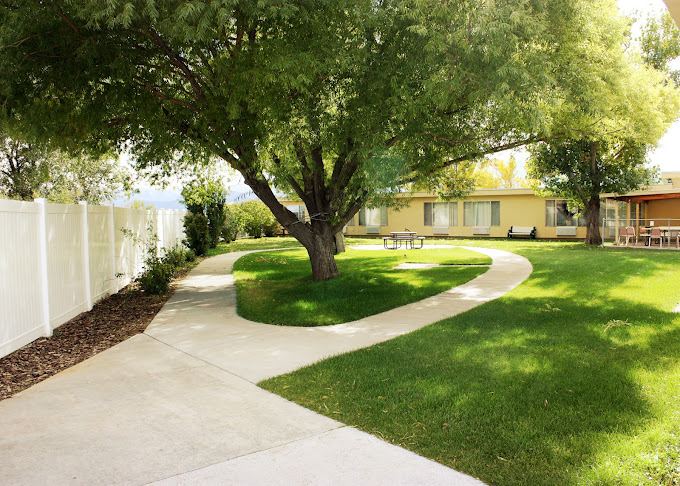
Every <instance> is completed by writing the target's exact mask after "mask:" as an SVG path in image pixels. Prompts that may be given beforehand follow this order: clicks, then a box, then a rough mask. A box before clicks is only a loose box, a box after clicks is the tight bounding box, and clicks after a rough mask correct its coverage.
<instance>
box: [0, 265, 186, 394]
mask: <svg viewBox="0 0 680 486" xmlns="http://www.w3.org/2000/svg"><path fill="white" fill-rule="evenodd" d="M189 271H190V268H185V269H182V270H180V271H178V272H177V273H176V275H175V278H174V280H173V282H172V284H171V285H170V290H168V292H167V293H166V294H164V295H147V294H145V293H144V292H142V291H141V290H139V289H137V288H136V286H135V284H131V285H128V286H127V287H125V288H124V289H122V290H121V291H120V292H118V293H117V294H113V295H111V296H109V297H107V298H105V299H103V300H101V301H99V302H97V303H96V304H95V305H94V307H93V308H92V310H91V311H89V312H83V313H82V314H80V315H78V316H76V317H75V318H73V319H71V320H70V321H68V322H67V323H65V324H62V325H61V326H59V327H58V328H57V329H55V330H54V333H53V335H52V337H49V338H40V339H36V340H35V341H33V342H32V343H30V344H28V345H26V346H24V347H23V348H21V349H18V350H16V351H14V352H13V353H11V354H9V355H7V356H5V357H4V358H0V400H4V399H5V398H10V397H11V396H13V395H15V394H16V393H19V392H20V391H22V390H25V389H26V388H28V387H30V386H33V385H35V384H36V383H39V382H41V381H43V380H45V379H47V378H49V377H50V376H52V375H56V374H57V373H59V372H60V371H63V370H65V369H66V368H70V367H71V366H73V365H76V364H78V363H80V362H81V361H85V360H86V359H88V358H91V357H92V356H94V355H95V354H97V353H100V352H101V351H104V350H106V349H108V348H110V347H112V346H115V345H116V344H118V343H120V342H122V341H125V340H126V339H128V338H130V337H132V336H134V335H135V334H139V333H141V332H144V329H146V327H147V326H148V325H149V324H150V323H151V321H152V320H153V318H154V317H155V316H156V314H158V311H160V310H161V308H162V307H163V305H164V304H165V302H166V301H167V300H168V299H169V298H170V296H171V295H172V293H173V291H174V289H175V287H176V286H177V283H178V282H179V281H180V280H181V279H182V278H184V277H185V276H186V274H187V273H189Z"/></svg>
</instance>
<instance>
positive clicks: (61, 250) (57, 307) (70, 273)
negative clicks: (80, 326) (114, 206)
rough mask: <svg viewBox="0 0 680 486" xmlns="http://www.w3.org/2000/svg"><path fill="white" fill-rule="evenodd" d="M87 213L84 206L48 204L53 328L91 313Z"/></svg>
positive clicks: (48, 251)
mask: <svg viewBox="0 0 680 486" xmlns="http://www.w3.org/2000/svg"><path fill="white" fill-rule="evenodd" d="M83 211H84V206H74V205H68V204H48V205H47V221H46V223H47V225H46V235H47V277H48V291H49V299H50V324H51V325H52V327H53V328H56V327H58V326H60V325H61V324H63V323H64V322H66V321H68V320H69V319H72V318H73V317H75V316H77V315H78V314H80V313H81V312H84V311H86V310H88V309H87V294H86V291H89V289H87V290H86V288H85V285H84V278H85V270H86V267H85V263H84V262H83V252H84V248H83V245H85V244H86V242H85V235H84V234H83V217H84V214H83Z"/></svg>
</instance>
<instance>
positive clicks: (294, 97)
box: [0, 0, 618, 280]
mask: <svg viewBox="0 0 680 486" xmlns="http://www.w3.org/2000/svg"><path fill="white" fill-rule="evenodd" d="M602 5H605V6H610V5H613V2H612V1H610V0H599V1H590V0H543V1H525V2H517V1H516V0H496V1H494V2H488V1H485V0H469V1H466V2H460V1H453V0H449V1H443V2H429V1H422V0H410V1H405V0H387V1H381V2H375V1H374V0H359V1H352V2H349V1H346V0H297V1H295V2H292V1H286V0H276V1H274V0H262V1H258V2H252V1H240V0H221V1H212V2H196V1H188V0H167V1H163V2H160V1H157V0H130V1H126V2H111V1H110V0H72V1H68V2H65V1H64V2H44V1H41V0H8V1H6V2H5V4H4V6H5V8H4V9H3V10H2V11H1V12H0V25H2V26H3V28H2V29H1V30H0V45H1V46H2V47H3V48H2V49H0V106H2V107H3V109H2V115H3V117H4V118H5V119H9V120H14V121H15V123H16V124H18V125H20V126H21V127H22V129H23V130H25V131H26V132H34V134H35V135H36V136H42V137H47V138H50V139H52V140H55V139H56V140H60V141H66V143H73V144H78V145H79V146H90V147H98V148H99V147H101V146H102V145H106V144H109V145H111V146H113V147H116V148H118V149H119V150H122V149H123V148H127V149H129V150H130V151H131V152H132V153H133V154H134V155H135V158H136V163H137V165H138V167H139V168H140V169H144V168H147V169H148V168H150V167H152V166H153V165H155V164H159V163H162V164H165V165H166V166H168V167H170V168H172V167H173V166H177V165H183V164H187V163H194V162H196V161H200V160H203V161H209V160H210V159H211V158H221V159H223V160H225V161H226V162H228V163H229V164H230V165H231V167H232V168H234V169H235V170H237V171H238V172H240V173H241V175H242V176H243V179H244V181H245V183H246V184H248V185H249V186H250V188H251V189H252V191H253V192H254V193H255V194H256V195H257V196H258V197H259V198H260V200H262V201H263V202H264V203H265V204H266V205H267V206H268V207H269V209H270V210H271V211H272V213H273V214H274V216H275V217H276V219H277V220H278V222H279V223H280V224H281V225H282V226H283V228H285V229H286V230H287V231H288V232H289V233H290V234H291V235H292V236H294V237H295V238H297V239H298V240H299V241H300V242H301V243H302V245H303V246H304V247H305V248H306V249H307V252H308V254H309V257H310V262H311V267H312V277H313V278H314V279H315V280H324V279H329V278H332V277H334V276H335V275H337V274H338V270H337V266H336V264H335V260H334V257H333V252H334V247H335V236H336V234H337V233H339V232H340V231H341V229H342V227H343V226H344V225H345V224H346V223H347V222H348V221H349V220H350V219H351V218H352V217H353V216H354V215H355V214H356V213H357V211H358V210H359V209H360V208H361V207H363V206H369V207H376V206H379V205H389V204H394V201H395V195H396V194H397V193H398V191H399V188H401V187H403V186H404V185H405V184H410V183H414V184H430V183H433V184H434V183H436V181H437V178H439V177H440V176H441V173H442V171H444V170H447V168H450V167H456V164H460V163H464V162H465V161H472V160H476V159H478V158H480V157H482V156H483V155H485V154H492V153H495V152H498V151H501V150H505V149H508V148H513V147H517V146H520V145H523V144H526V143H529V142H533V141H536V140H542V139H546V137H551V136H555V135H556V134H557V133H558V132H560V127H559V126H558V125H556V122H557V121H559V117H554V116H553V115H552V112H553V111H555V110H556V109H557V108H561V107H562V106H563V105H564V104H568V103H570V101H569V100H570V99H571V98H570V97H569V96H568V95H571V94H572V93H571V92H570V91H569V90H567V89H566V88H565V86H564V83H565V82H566V83H568V82H570V81H572V80H574V79H576V78H578V76H576V74H575V73H574V72H575V71H577V72H578V73H582V74H583V76H584V77H588V76H590V77H593V78H596V77H599V78H600V79H602V78H603V77H604V76H603V75H602V74H601V73H600V71H601V70H602V69H603V68H602V66H600V65H597V64H586V63H578V62H577V63H576V64H573V63H572V62H571V61H574V60H575V59H573V58H568V57H565V56H567V55H566V54H565V53H568V52H570V51H571V50H573V49H577V48H578V46H580V45H582V44H588V45H589V46H590V47H592V48H593V49H596V50H598V49H600V48H606V47H607V46H600V44H598V42H600V39H599V38H597V37H593V39H592V40H591V39H590V38H589V37H587V34H588V32H589V30H590V29H591V24H593V22H595V23H598V26H599V25H600V24H602V25H603V26H604V27H606V25H607V20H608V19H605V18H604V17H603V16H602V15H600V14H599V13H598V9H600V7H601V6H602ZM608 12H611V10H608ZM598 28H599V27H598ZM615 30H616V29H615ZM616 32H618V31H616ZM583 35H586V37H585V38H586V39H587V40H588V42H584V37H583ZM563 71H565V72H563ZM572 121H573V120H572ZM571 126H581V125H579V124H578V123H572V124H571ZM274 187H276V188H278V189H280V190H283V191H284V192H286V193H289V194H294V195H296V196H297V197H298V198H299V199H300V200H301V201H302V202H303V203H304V204H305V206H306V208H307V213H308V214H309V217H310V221H309V222H306V223H304V224H298V221H297V217H296V215H295V214H293V213H292V212H291V211H289V210H287V209H286V208H285V207H284V206H283V205H282V204H281V203H279V201H278V200H277V198H276V195H275V192H274V190H273V188H274ZM465 190H467V187H465V185H464V184H463V185H461V186H458V185H453V186H450V187H448V189H447V195H448V196H456V195H460V194H462V193H463V192H464V191H465Z"/></svg>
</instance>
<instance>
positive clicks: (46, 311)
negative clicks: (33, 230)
mask: <svg viewBox="0 0 680 486" xmlns="http://www.w3.org/2000/svg"><path fill="white" fill-rule="evenodd" d="M35 202H37V203H38V204H40V223H39V224H38V226H40V228H38V238H40V241H39V249H40V250H39V251H40V280H41V282H40V287H41V290H42V292H41V293H42V319H43V329H44V333H45V336H47V337H50V336H51V335H52V324H51V323H50V293H49V292H50V290H49V288H50V285H49V281H48V276H47V201H46V200H45V199H44V198H42V197H39V198H36V199H35Z"/></svg>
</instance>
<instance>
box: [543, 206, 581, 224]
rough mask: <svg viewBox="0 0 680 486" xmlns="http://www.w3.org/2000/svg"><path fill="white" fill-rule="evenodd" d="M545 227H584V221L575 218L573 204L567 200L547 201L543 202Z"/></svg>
mask: <svg viewBox="0 0 680 486" xmlns="http://www.w3.org/2000/svg"><path fill="white" fill-rule="evenodd" d="M545 225H546V226H548V227H550V226H553V227H554V226H586V220H585V218H582V217H577V213H576V210H575V208H574V207H573V203H572V202H571V201H568V200H567V199H549V200H547V201H546V202H545Z"/></svg>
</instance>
